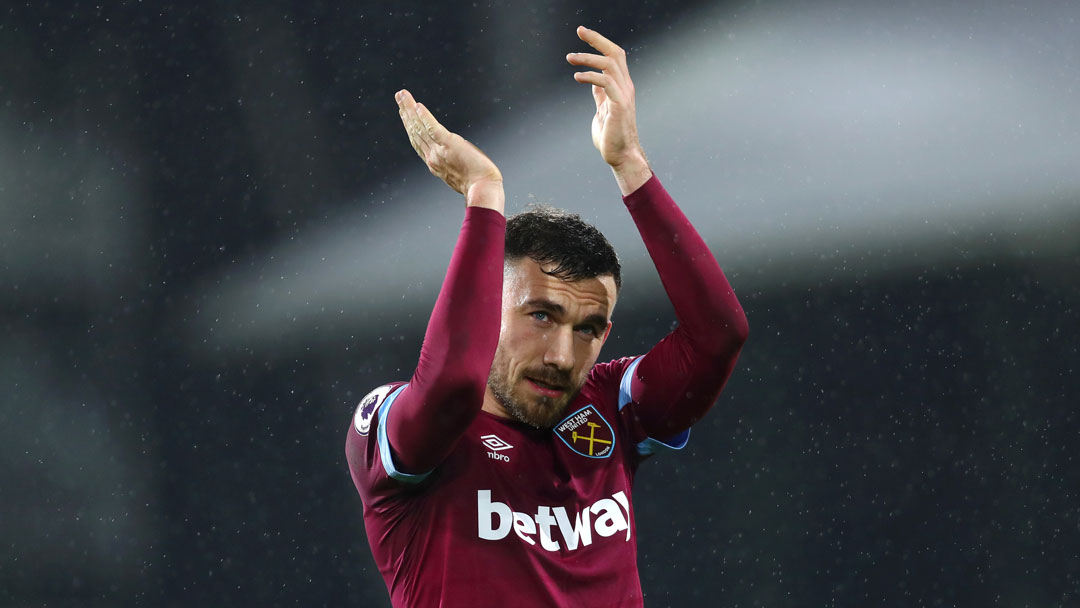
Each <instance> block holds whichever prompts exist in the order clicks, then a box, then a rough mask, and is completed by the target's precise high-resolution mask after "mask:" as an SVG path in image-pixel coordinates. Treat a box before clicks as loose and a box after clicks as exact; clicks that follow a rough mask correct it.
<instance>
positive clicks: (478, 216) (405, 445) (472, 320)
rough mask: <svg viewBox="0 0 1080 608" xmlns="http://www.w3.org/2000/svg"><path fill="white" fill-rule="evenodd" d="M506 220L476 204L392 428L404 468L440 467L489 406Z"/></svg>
mask: <svg viewBox="0 0 1080 608" xmlns="http://www.w3.org/2000/svg"><path fill="white" fill-rule="evenodd" d="M505 228H506V218H504V217H503V216H502V214H501V213H498V212H497V211H496V210H493V209H491V208H483V207H481V206H470V207H469V208H468V209H467V210H466V212H465V221H464V222H463V224H462V228H461V234H460V236H459V237H458V241H457V245H456V247H455V248H454V253H453V255H452V256H451V259H450V265H449V268H448V269H447V272H446V279H445V280H444V282H443V286H442V289H441V291H440V293H439V297H438V299H437V301H436V302H435V307H434V310H433V311H432V313H431V319H430V320H429V322H428V327H427V331H426V333H425V335H424V343H423V346H422V347H421V349H420V360H419V362H418V363H417V366H416V371H415V372H414V374H413V376H412V379H411V380H410V382H409V387H408V389H406V391H405V392H404V393H402V395H401V397H400V398H399V399H398V401H397V402H395V404H394V408H393V415H392V416H390V419H389V426H388V427H387V433H388V437H389V439H390V444H391V446H392V447H393V450H394V452H395V453H396V455H397V457H398V463H399V464H400V466H401V467H402V468H403V469H404V470H407V471H410V472H422V471H426V470H429V469H431V468H432V467H433V466H434V465H435V464H437V463H438V462H439V461H440V460H441V459H442V458H443V457H444V456H445V454H446V453H447V452H448V451H449V449H450V448H451V447H452V446H453V443H454V442H455V441H456V439H457V437H458V436H459V435H460V433H462V432H464V430H465V428H466V427H468V425H469V423H471V422H472V420H473V419H474V418H475V417H476V414H477V413H478V412H479V411H480V407H481V405H482V404H483V395H484V387H485V386H486V383H487V378H488V373H489V372H490V369H491V361H492V359H493V358H494V356H495V348H496V346H497V345H498V340H499V314H500V310H501V301H502V276H503V246H504V238H505Z"/></svg>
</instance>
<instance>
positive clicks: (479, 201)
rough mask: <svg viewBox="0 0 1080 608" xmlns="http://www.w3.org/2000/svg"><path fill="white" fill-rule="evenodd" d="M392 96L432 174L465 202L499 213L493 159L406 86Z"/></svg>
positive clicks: (498, 176) (500, 197)
mask: <svg viewBox="0 0 1080 608" xmlns="http://www.w3.org/2000/svg"><path fill="white" fill-rule="evenodd" d="M394 98H395V99H396V100H397V104H398V115H399V116H401V124H403V125H404V126H405V131H406V132H408V134H409V143H410V144H412V147H413V150H416V153H417V154H419V155H420V158H422V159H423V160H424V163H425V164H427V167H428V170H429V171H431V173H432V175H434V176H436V177H438V178H439V179H441V180H443V181H444V182H446V185H448V186H450V187H451V188H453V189H454V190H455V191H457V192H458V193H460V194H464V195H465V203H466V204H467V205H469V206H474V205H477V206H482V207H488V208H492V209H495V210H496V211H499V212H500V213H501V212H502V205H503V189H502V181H503V178H502V173H501V172H500V171H499V168H498V167H496V166H495V163H493V162H491V159H490V158H488V157H487V155H485V154H484V153H483V152H481V151H480V149H479V148H477V147H476V146H474V145H472V144H471V143H469V142H468V141H466V140H465V138H464V137H462V136H460V135H458V134H456V133H451V132H450V131H448V130H447V129H446V127H444V126H442V125H441V124H439V121H437V120H435V117H434V116H433V115H432V114H431V112H430V111H428V109H427V108H426V107H424V105H423V104H420V103H417V102H416V100H414V99H413V96H412V94H411V93H409V92H408V91H407V90H405V89H402V90H400V91H398V92H397V94H396V95H394Z"/></svg>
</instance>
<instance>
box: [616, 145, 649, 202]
mask: <svg viewBox="0 0 1080 608" xmlns="http://www.w3.org/2000/svg"><path fill="white" fill-rule="evenodd" d="M611 172H612V174H614V175H615V181H616V182H617V183H618V184H619V191H621V192H622V195H623V196H628V195H630V194H631V193H633V192H634V191H635V190H637V189H638V188H640V187H642V186H643V185H645V182H647V181H649V179H650V178H652V169H651V168H650V167H649V161H648V159H646V158H645V152H643V151H641V150H638V151H637V152H635V153H634V154H631V155H630V156H629V157H627V158H626V159H625V160H623V161H621V162H619V163H612V164H611Z"/></svg>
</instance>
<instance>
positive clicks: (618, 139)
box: [566, 26, 652, 194]
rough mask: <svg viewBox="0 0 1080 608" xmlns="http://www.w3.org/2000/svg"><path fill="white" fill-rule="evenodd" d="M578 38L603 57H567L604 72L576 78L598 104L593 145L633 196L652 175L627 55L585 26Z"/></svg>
mask: <svg viewBox="0 0 1080 608" xmlns="http://www.w3.org/2000/svg"><path fill="white" fill-rule="evenodd" d="M577 35H578V38H581V39H582V40H583V41H585V42H587V43H588V44H589V46H591V47H593V48H594V49H596V50H597V51H599V52H600V53H601V54H599V55H598V54H596V53H569V54H568V55H567V56H566V60H567V61H568V62H570V64H572V65H578V66H584V67H587V68H593V69H595V70H600V71H599V72H576V73H575V74H574V80H576V81H578V82H581V83H586V84H590V85H592V94H593V100H594V101H595V102H596V114H595V115H594V116H593V120H592V140H593V145H594V146H596V149H597V150H599V151H600V155H601V156H602V157H603V158H604V161H605V162H606V163H607V164H609V165H611V168H612V171H613V172H614V173H615V179H616V180H617V181H618V182H619V187H620V189H622V190H624V192H623V194H629V193H630V192H633V191H634V190H636V189H637V188H638V187H639V186H641V184H644V183H645V182H646V181H648V179H649V177H651V176H652V171H651V170H650V169H649V164H648V161H647V160H646V159H645V152H644V150H642V148H641V143H640V142H639V141H638V133H637V110H636V108H635V106H634V83H633V81H631V80H630V70H629V68H627V65H626V51H624V50H623V49H622V47H620V46H619V45H617V44H615V43H614V42H612V41H610V40H608V39H607V38H605V37H603V36H602V35H600V33H599V32H596V31H593V30H590V29H588V28H586V27H584V26H578V28H577ZM627 190H628V191H627Z"/></svg>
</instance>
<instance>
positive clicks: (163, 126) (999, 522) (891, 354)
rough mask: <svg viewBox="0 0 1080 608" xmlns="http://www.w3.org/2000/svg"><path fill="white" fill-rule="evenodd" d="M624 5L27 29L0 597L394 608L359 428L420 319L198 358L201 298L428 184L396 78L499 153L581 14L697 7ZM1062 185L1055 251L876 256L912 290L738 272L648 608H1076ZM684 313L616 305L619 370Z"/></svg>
mask: <svg viewBox="0 0 1080 608" xmlns="http://www.w3.org/2000/svg"><path fill="white" fill-rule="evenodd" d="M609 4H610V3H599V2H586V3H575V4H570V3H561V2H555V3H550V4H546V5H544V4H541V5H528V6H527V5H521V6H510V5H500V4H479V5H471V4H470V5H462V6H446V7H441V8H433V7H432V6H429V5H428V4H427V3H420V2H395V3H388V4H386V5H376V4H374V3H373V4H370V5H345V4H334V3H327V2H310V3H295V2H240V3H220V4H219V3H202V2H192V3H185V4H157V3H127V4H111V3H110V4H108V5H95V4H87V3H81V2H57V3H27V4H23V5H10V6H6V7H5V8H3V9H2V12H0V136H2V137H3V139H4V140H5V141H4V143H3V144H2V145H0V165H3V167H2V168H0V255H2V257H0V262H2V264H3V265H2V266H0V298H2V299H0V302H2V305H0V306H2V307H0V340H2V345H0V390H2V397H0V442H2V445H0V605H8V606H31V605H35V606H36V605H48V606H67V605H72V606H126V605H145V606H188V605H222V606H230V605H231V606H249V605H250V606H254V605H271V606H278V605H290V606H292V605H297V606H323V605H328V606H338V605H353V606H368V605H372V606H380V605H388V602H387V600H386V591H385V587H384V585H383V583H382V580H381V578H380V576H379V574H378V572H377V571H376V570H375V569H374V564H373V562H372V559H371V557H370V553H369V551H368V547H367V541H366V539H365V536H364V531H363V525H362V519H361V508H360V501H359V498H358V497H357V495H356V492H355V490H354V489H353V487H352V484H351V482H350V480H349V477H348V473H347V469H346V465H345V462H344V458H343V444H344V433H345V430H346V428H347V427H348V424H349V421H350V416H351V413H352V409H353V407H354V406H355V404H356V403H357V401H358V400H359V398H360V397H361V396H362V395H363V394H364V393H366V392H367V391H368V390H370V389H371V388H373V387H374V386H377V385H378V384H381V383H383V382H386V381H390V380H398V379H405V378H407V376H408V374H409V371H410V370H411V367H412V365H413V364H414V363H415V357H416V353H417V352H418V349H419V340H420V337H421V336H422V332H423V321H424V319H423V318H415V317H414V316H413V315H410V316H409V318H408V319H393V318H388V317H387V315H386V313H379V314H380V315H381V316H376V315H375V314H374V313H373V314H372V318H373V322H378V323H398V322H400V326H395V327H393V328H392V329H388V330H387V332H386V334H387V335H386V339H385V340H382V341H380V343H379V345H378V347H377V348H375V347H373V346H372V345H371V344H370V343H367V344H365V341H364V340H355V341H354V340H353V339H352V336H353V335H354V334H355V332H350V330H349V329H348V328H345V329H342V330H341V331H337V329H335V330H334V331H328V330H322V331H314V332H312V333H311V336H310V339H308V340H306V341H304V340H301V341H300V342H299V346H298V345H297V344H298V342H297V341H295V340H292V341H286V340H284V339H283V340H281V341H280V343H276V342H274V340H273V339H271V340H269V341H268V342H265V343H264V346H262V347H258V348H254V347H250V346H246V345H243V344H239V345H237V344H233V345H229V344H225V345H220V344H219V345H216V346H214V347H212V348H210V349H203V350H200V348H199V345H198V344H194V345H193V342H199V341H200V340H199V339H198V334H197V332H196V333H195V334H193V332H192V331H191V330H190V327H189V324H190V323H191V322H192V316H193V314H195V313H193V312H192V311H199V310H201V308H202V306H203V302H202V299H205V298H208V297H212V296H208V295H207V293H210V292H212V288H213V287H214V286H215V285H217V284H222V283H228V282H229V281H230V280H231V279H230V277H232V276H234V275H240V274H244V273H248V274H250V273H252V272H256V273H257V272H260V269H261V268H264V267H266V264H267V260H268V259H269V258H271V257H273V256H274V255H275V254H274V252H275V251H277V250H276V249H275V247H277V246H278V245H279V244H281V243H283V242H290V241H293V242H295V241H303V240H304V239H305V238H306V237H309V236H311V235H313V234H314V231H313V228H312V227H313V226H316V225H321V224H325V223H326V222H334V221H335V220H336V218H341V217H345V216H344V215H342V214H343V213H345V212H346V211H352V210H355V209H356V208H357V207H358V206H362V205H365V204H370V203H369V202H368V201H369V200H370V198H371V195H372V193H373V192H376V191H378V190H379V189H380V188H385V187H386V186H385V183H384V181H382V180H384V179H385V176H386V175H388V174H391V173H393V172H396V171H399V170H400V167H403V166H409V167H414V168H415V165H416V164H417V163H418V162H419V161H418V160H417V159H416V158H415V155H414V153H413V151H412V150H411V148H409V146H408V145H407V143H406V140H405V138H404V136H403V135H402V134H401V133H400V124H399V122H398V120H397V117H396V112H395V111H394V110H395V108H394V105H393V97H392V96H393V93H394V92H395V91H396V90H398V89H400V88H402V87H403V86H409V88H410V89H411V90H413V91H414V93H415V94H416V96H417V97H418V98H420V99H421V100H424V99H438V100H440V108H441V109H442V112H443V114H444V115H445V116H447V120H446V122H448V123H449V124H452V125H455V126H456V127H457V128H458V129H459V130H461V131H462V132H464V133H466V135H467V136H468V133H469V132H483V131H484V129H486V128H488V127H487V125H489V123H488V118H489V117H490V116H491V114H492V112H493V111H495V109H496V108H501V107H502V106H503V105H504V104H505V105H513V104H514V103H517V102H518V101H524V100H527V99H529V98H530V97H531V96H533V95H536V94H539V93H540V91H541V90H542V89H544V88H545V87H547V86H549V85H548V83H550V82H551V81H552V80H557V79H565V78H569V73H570V72H569V71H568V69H567V68H566V66H565V65H564V64H563V63H562V53H564V52H566V51H569V50H575V49H576V48H577V47H576V46H574V42H575V39H574V38H573V27H574V26H576V25H577V24H579V23H581V24H586V25H593V26H595V27H596V28H597V29H600V30H601V31H603V32H604V33H605V34H606V35H608V36H609V37H610V38H612V39H614V40H616V41H620V42H622V43H624V44H625V45H627V46H632V45H633V44H635V41H638V40H641V36H643V34H644V33H645V32H648V33H650V34H652V35H654V36H655V35H660V36H663V35H665V34H664V32H665V31H671V32H675V30H672V29H671V28H672V26H673V24H680V23H682V24H685V23H686V15H688V14H690V13H688V11H690V10H691V9H695V8H698V5H699V4H701V3H693V2H672V1H664V2H653V1H648V2H642V3H638V4H637V5H635V6H634V7H633V8H626V9H615V8H613V7H612V6H609ZM713 6H720V7H721V9H722V10H729V15H730V18H731V19H733V20H736V22H737V19H738V15H739V14H741V13H742V12H744V11H745V10H746V7H745V6H743V5H741V4H736V3H730V4H720V5H715V4H714V5H713ZM802 8H803V7H802V5H793V9H792V10H802ZM670 35H672V36H676V35H678V34H677V33H671V34H670ZM720 42H721V41H718V44H720ZM1031 42H1032V44H1033V45H1035V46H1038V41H1037V40H1034V39H1033V40H1032V41H1031ZM1073 48H1075V47H1073ZM551 49H555V50H556V51H558V52H557V53H555V55H554V56H553V58H552V60H550V61H547V60H544V55H543V54H544V53H548V52H549V51H550V50H551ZM1047 59H1048V60H1054V59H1055V58H1053V57H1049V58H1047ZM1056 59H1058V60H1060V61H1062V62H1063V64H1067V65H1069V66H1072V65H1073V61H1074V59H1075V56H1069V57H1058V58H1056ZM494 98H498V100H499V101H498V103H495V102H492V101H490V100H492V99H494ZM640 103H645V102H644V101H642V102H640ZM586 119H587V117H586ZM586 122H587V120H585V121H582V124H583V125H584V124H586ZM583 128H585V127H584V126H583ZM1062 128H1063V129H1071V130H1072V131H1075V126H1074V125H1062ZM470 130H471V131H470ZM1076 158H1077V159H1078V160H1080V153H1078V154H1077V156H1076ZM1036 177H1037V176H1036ZM1059 194H1060V195H1061V196H1064V197H1066V198H1067V199H1068V200H1069V201H1070V202H1069V205H1070V207H1069V208H1071V209H1072V212H1070V213H1066V214H1065V215H1063V216H1062V217H1061V220H1060V222H1059V225H1060V226H1062V228H1061V232H1060V233H1058V234H1057V236H1056V237H1055V238H1056V240H1055V241H1054V244H1053V246H1049V245H1047V244H1046V241H1044V240H1042V239H1040V238H1039V236H1038V235H1037V234H1036V235H1034V236H1030V235H1029V238H1028V239H1027V240H1024V241H1018V242H1017V243H1016V244H1010V245H1008V246H1004V247H995V248H989V249H988V248H986V247H983V246H982V245H984V244H985V242H986V241H987V240H994V239H995V238H997V237H996V236H995V235H993V234H983V233H977V232H976V233H968V234H966V236H958V237H956V238H954V239H952V240H948V241H946V242H944V243H940V244H939V247H938V249H936V251H937V253H936V254H935V255H933V256H922V257H920V256H919V250H918V249H917V248H912V249H908V250H904V249H900V250H897V249H892V248H888V247H884V248H880V249H873V248H867V249H866V250H860V251H859V252H855V253H852V256H853V257H859V256H864V257H869V258H874V259H877V258H890V259H894V258H897V257H900V258H904V259H907V260H908V262H909V263H907V264H905V265H904V270H902V271H897V270H895V266H890V265H889V264H883V265H882V266H881V267H882V268H883V269H884V270H875V269H874V268H875V266H874V265H873V264H871V265H869V266H868V267H867V268H868V269H867V270H859V271H844V272H830V268H832V267H833V265H836V266H837V267H839V266H842V265H843V264H841V263H840V262H838V261H836V260H830V259H827V258H822V259H821V260H819V261H817V262H815V263H814V264H813V265H811V266H810V268H812V269H813V272H811V271H806V272H805V273H803V274H800V275H799V276H790V273H789V274H784V273H782V272H781V271H780V270H777V267H776V266H775V265H774V266H766V267H764V270H762V269H758V268H755V267H752V266H751V265H750V264H748V263H744V262H742V261H741V260H739V259H733V260H725V259H724V258H723V257H721V259H720V262H721V264H722V265H723V266H724V267H725V268H726V269H727V270H728V273H729V276H730V278H731V282H732V284H733V286H734V287H735V289H736V291H737V292H738V293H739V295H740V298H741V300H742V302H743V304H744V307H745V309H746V312H747V315H748V317H749V320H750V326H751V338H750V341H749V343H748V344H747V346H746V348H745V350H744V352H743V355H742V358H741V359H740V362H739V365H738V368H737V370H736V372H735V375H734V376H733V378H732V380H731V381H730V383H729V385H728V388H727V389H726V391H725V393H724V395H723V396H722V398H721V400H720V402H719V404H718V405H717V406H716V407H715V408H714V410H713V412H712V413H711V414H710V416H709V417H708V418H707V419H706V420H705V421H703V422H702V423H700V424H699V425H698V427H697V428H696V429H695V431H694V434H693V441H692V442H691V444H690V447H689V448H687V450H686V451H684V452H683V453H681V454H679V455H676V456H672V457H665V458H663V459H660V458H658V459H656V461H655V462H650V463H649V464H648V466H646V467H645V468H644V469H643V471H642V473H641V475H640V476H639V478H638V482H637V488H636V492H635V497H634V498H635V500H634V502H635V506H636V511H637V516H638V535H639V539H640V540H639V542H640V556H639V561H640V566H641V573H642V583H643V586H644V589H645V593H646V603H647V605H650V606H687V605H689V606H699V605H700V606H706V605H709V606H711V605H725V606H855V605H890V606H991V605H1001V606H1070V605H1077V602H1080V574H1078V573H1080V498H1078V496H1077V494H1078V488H1080V461H1078V458H1077V451H1076V450H1077V448H1076V446H1077V443H1078V440H1080V420H1078V414H1077V401H1078V399H1080V390H1078V381H1077V379H1076V372H1077V366H1078V365H1080V353H1078V346H1077V345H1078V338H1077V335H1078V330H1080V311H1078V310H1077V307H1078V306H1080V245H1078V244H1077V243H1078V241H1077V240H1076V239H1073V238H1071V237H1068V236H1067V237H1066V238H1065V239H1061V238H1060V234H1066V235H1071V234H1075V229H1076V228H1078V227H1080V223H1078V222H1077V221H1076V220H1077V218H1078V217H1080V216H1078V214H1077V213H1076V212H1075V210H1076V208H1077V206H1076V203H1077V199H1076V195H1075V192H1074V191H1073V192H1068V191H1067V192H1064V193H1059ZM1031 203H1032V201H1031V200H1026V199H1024V198H1023V196H1019V197H1017V198H1016V199H1015V204H1017V205H1027V204H1031ZM351 217H354V216H351ZM443 236H444V237H445V244H446V251H447V252H448V251H449V248H450V243H451V242H452V239H453V236H454V235H453V230H452V228H451V227H447V228H446V234H445V235H443ZM775 247H776V249H777V251H779V252H780V254H778V255H782V252H783V248H784V244H783V243H778V244H776V245H775ZM444 264H445V258H439V259H435V260H433V265H435V266H440V267H441V266H442V265H444ZM889 269H893V270H889ZM391 271H392V270H391ZM800 272H801V271H800ZM266 280H268V281H269V280H272V277H269V276H267V279H266ZM648 280H652V279H648ZM371 288H373V286H359V287H358V292H363V291H364V290H365V289H371ZM436 289H437V286H436V285H425V286H424V288H423V289H421V290H420V291H418V292H416V293H412V294H410V295H409V297H410V298H413V299H416V300H419V301H420V304H418V306H422V307H429V306H430V301H431V300H433V298H434V294H435V292H436ZM358 302H359V300H358ZM672 320H673V315H672V314H671V312H670V307H669V306H668V305H667V304H666V302H664V301H663V299H662V298H642V299H638V300H637V301H626V302H622V303H620V307H619V310H618V312H617V315H616V333H615V335H614V337H613V340H612V341H611V342H609V345H608V346H607V347H606V351H605V357H616V356H620V355H624V354H632V353H637V352H641V351H642V350H644V349H646V348H648V346H649V345H651V344H652V343H653V342H654V341H655V340H657V339H659V338H660V337H661V336H663V335H664V334H665V333H666V332H667V331H669V329H670V328H671V323H672ZM387 327H388V328H389V326H387ZM338 329H341V328H338ZM376 333H377V332H376ZM193 335H195V336H196V337H194V338H193ZM203 341H205V340H203ZM265 344H269V345H270V346H265ZM207 351H209V352H207ZM492 575H493V576H497V575H498V574H497V573H492ZM507 601H511V600H509V599H508V600H507ZM511 603H512V601H511Z"/></svg>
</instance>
